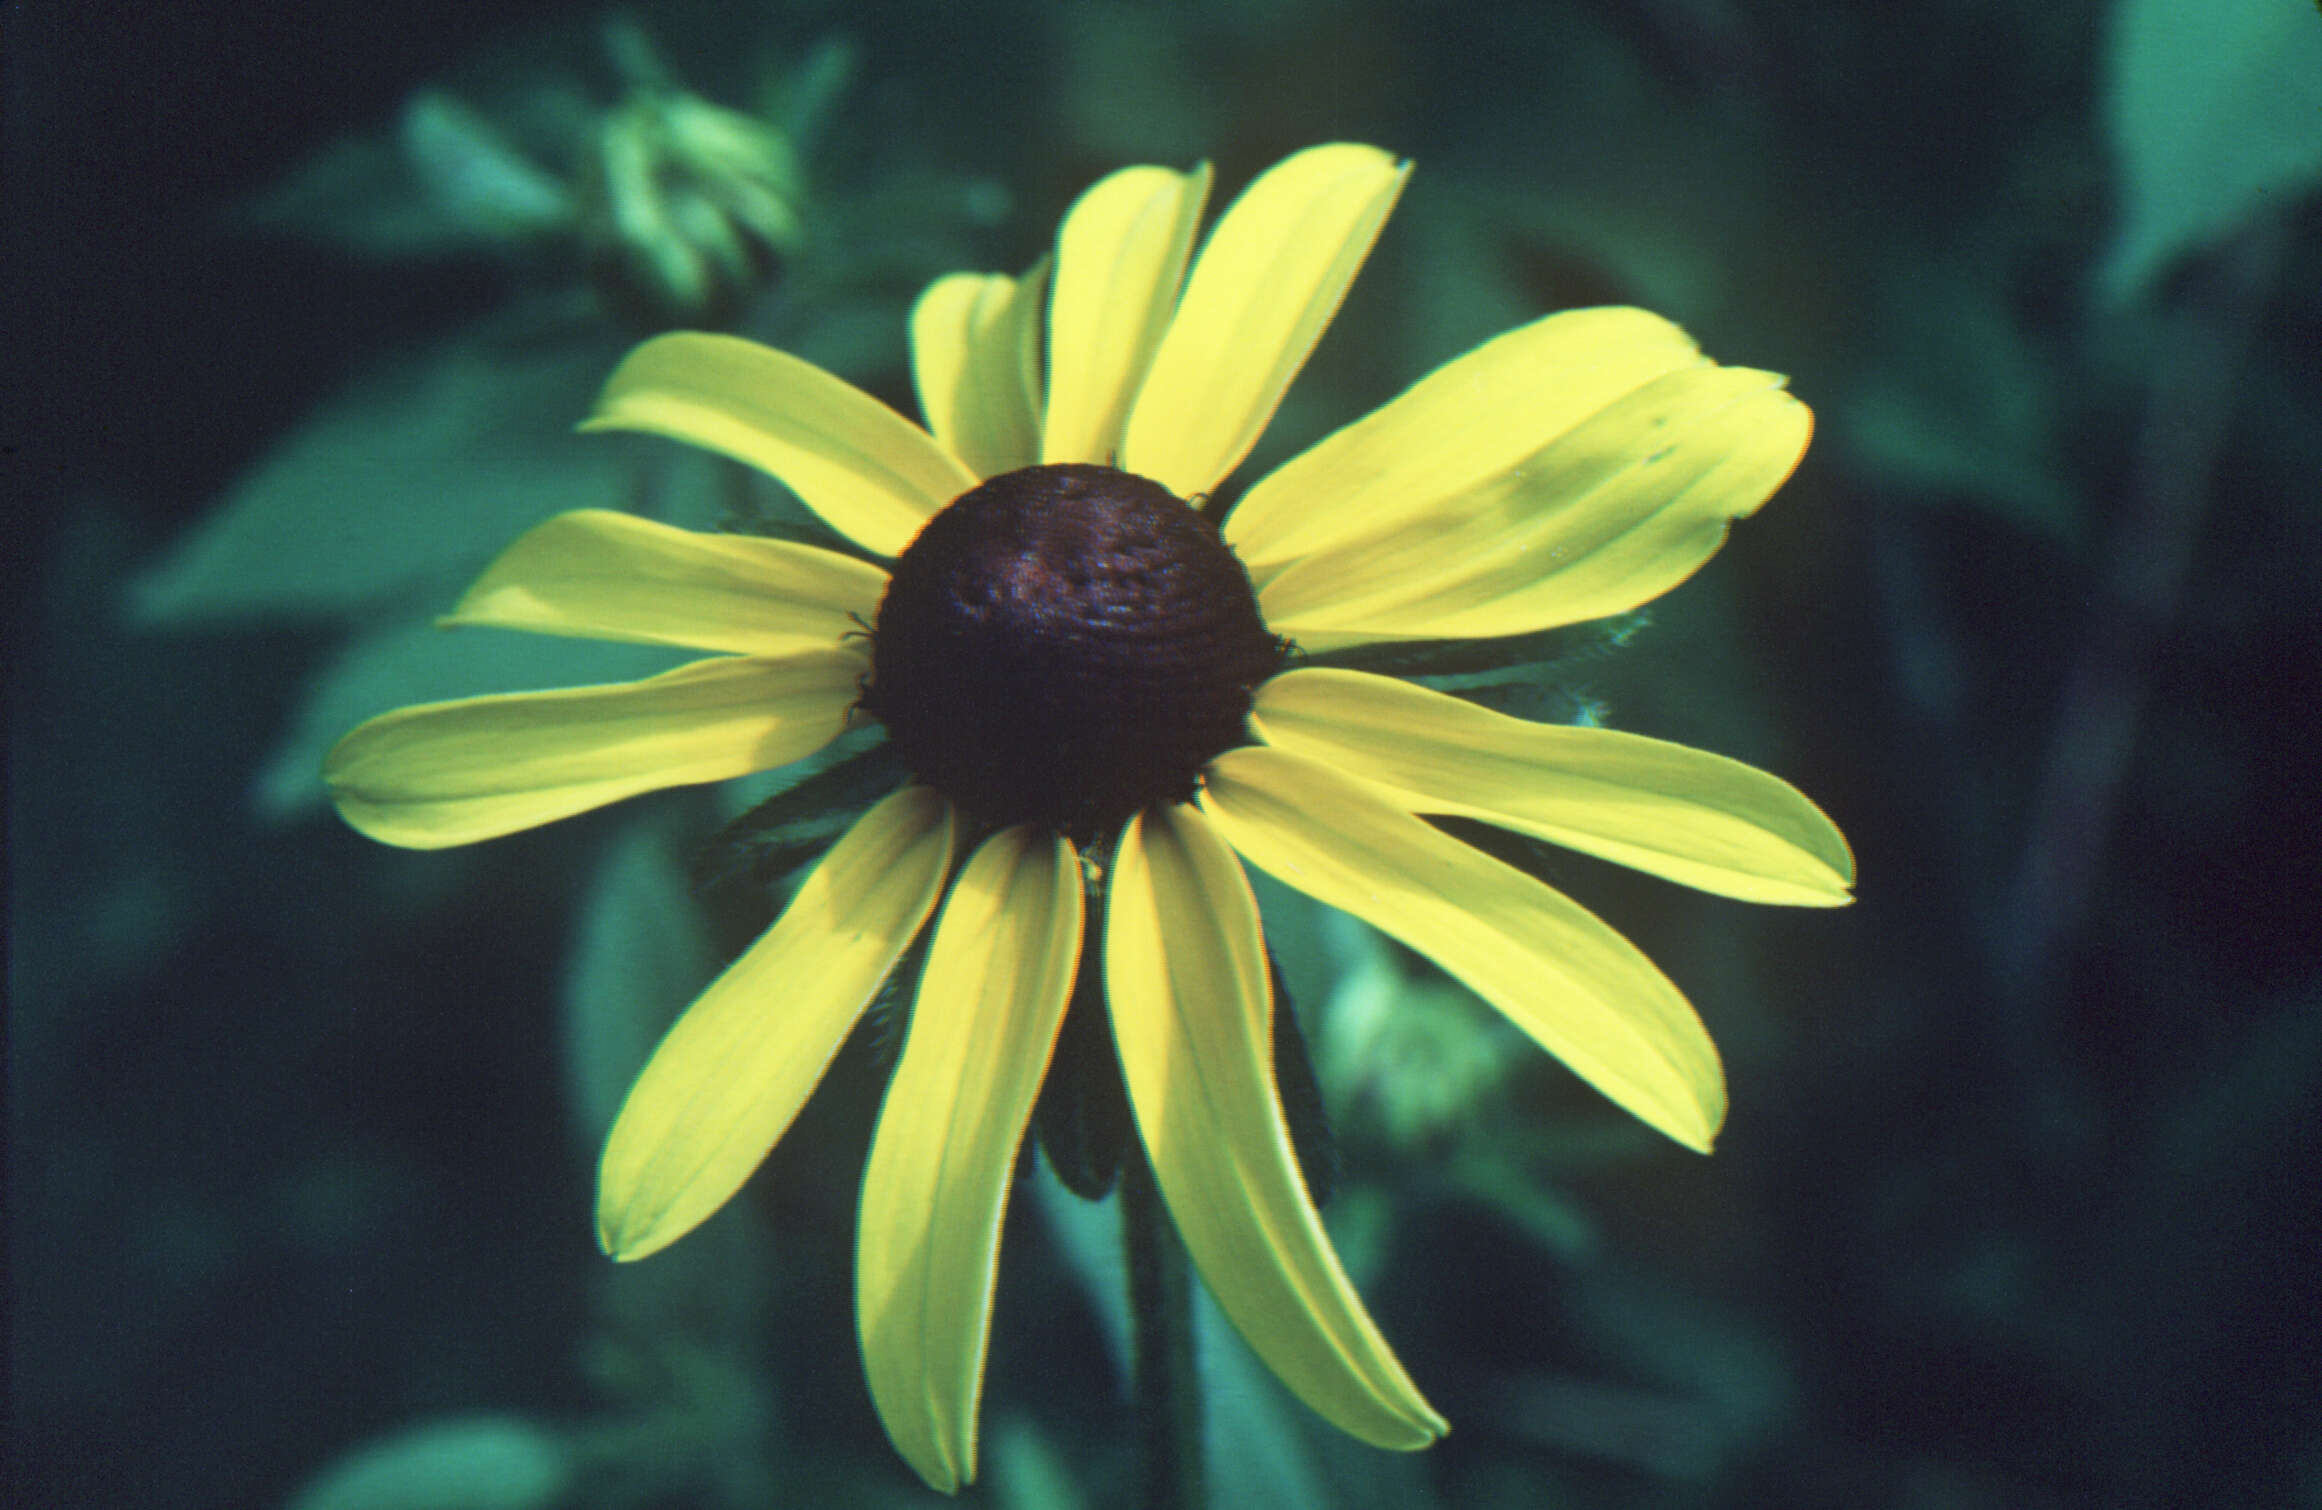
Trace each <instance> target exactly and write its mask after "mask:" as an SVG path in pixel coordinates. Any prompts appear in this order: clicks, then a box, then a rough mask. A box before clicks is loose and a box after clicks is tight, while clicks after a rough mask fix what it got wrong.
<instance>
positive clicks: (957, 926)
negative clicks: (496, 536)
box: [855, 828, 1082, 1494]
mask: <svg viewBox="0 0 2322 1510" xmlns="http://www.w3.org/2000/svg"><path fill="white" fill-rule="evenodd" d="M1081 912H1082V905H1081V892H1080V864H1079V860H1078V858H1077V857H1076V856H1075V855H1074V853H1073V849H1072V846H1071V844H1069V843H1068V842H1066V841H1065V840H1064V839H1062V838H1060V837H1057V836H1055V835H1053V834H1044V833H1041V832H1039V831H1038V830H1036V829H1032V828H1011V829H1007V830H1004V831H1003V832H1001V833H998V834H995V835H993V836H992V838H990V839H989V840H986V841H985V843H984V844H983V846H982V847H981V848H980V849H978V850H977V851H976V853H975V857H974V858H973V859H971V860H970V861H968V863H967V868H966V869H965V870H963V871H962V872H961V873H960V878H959V880H958V881H957V882H956V883H954V884H953V886H952V889H951V898H950V900H949V901H947V902H945V903H944V906H943V916H942V918H941V920H940V921H938V922H937V924H936V927H935V940H934V942H933V943H932V944H931V945H930V946H929V948H928V952H927V966H926V969H925V971H924V972H923V973H922V975H921V977H920V986H919V997H918V1002H917V1004H916V1005H915V1006H913V1008H912V1011H911V1030H910V1034H909V1036H908V1037H907V1038H906V1039H905V1040H904V1045H903V1059H902V1062H901V1063H900V1064H898V1065H897V1066H896V1067H895V1078H894V1079H893V1080H892V1081H891V1082H890V1083H889V1084H888V1086H887V1098H886V1101H885V1103H884V1104H883V1106H882V1108H881V1110H880V1112H879V1131H878V1135H877V1137H876V1138H874V1139H873V1141H872V1144H871V1160H870V1163H869V1165H868V1166H867V1167H866V1168H865V1170H864V1172H863V1205H862V1220H861V1223H860V1226H859V1228H858V1236H857V1251H856V1258H855V1301H856V1303H855V1317H856V1322H857V1324H858V1325H859V1326H860V1328H861V1330H862V1343H863V1367H864V1371H865V1373H866V1374H867V1375H868V1376H869V1379H870V1383H871V1399H872V1401H873V1403H875V1404H876V1405H877V1406H878V1408H879V1418H880V1419H881V1420H882V1421H884V1422H885V1423H886V1426H887V1435H888V1436H889V1437H891V1438H893V1439H894V1443H895V1447H896V1450H897V1451H899V1452H901V1453H902V1454H903V1456H904V1458H905V1460H906V1461H908V1462H909V1463H910V1464H911V1466H912V1467H913V1468H916V1469H917V1470H919V1476H920V1477H921V1478H923V1479H925V1480H927V1482H928V1483H929V1484H930V1485H932V1486H934V1487H935V1488H937V1489H940V1490H942V1491H943V1492H945V1493H946V1494H948V1493H950V1492H951V1491H953V1490H955V1489H957V1488H958V1487H959V1486H960V1485H961V1484H963V1483H966V1482H968V1481H969V1480H971V1479H973V1478H974V1477H975V1476H976V1403H977V1399H978V1397H979V1396H980V1395H981V1394H982V1391H983V1377H984V1344H985V1341H986V1339H987V1337H988V1335H989V1334H990V1331H991V1320H992V1283H993V1279H994V1277H995V1275H996V1273H997V1270H998V1262H999V1252H1000V1222H1001V1218H1002V1217H1003V1216H1004V1215H1005V1214H1006V1210H1007V1204H1008V1187H1009V1185H1010V1183H1011V1182H1012V1180H1013V1177H1014V1174H1015V1168H1016V1152H1017V1149H1018V1148H1019V1147H1020V1146H1021V1145H1022V1143H1023V1141H1024V1126H1025V1124H1026V1123H1027V1122H1028V1121H1030V1120H1031V1116H1032V1104H1033V1102H1034V1101H1035V1100H1036V1099H1037V1098H1038V1096H1039V1093H1040V1081H1041V1077H1042V1076H1043V1075H1045V1074H1046V1073H1047V1069H1048V1056H1049V1051H1050V1050H1051V1049H1053V1048H1054V1047H1055V1045H1056V1030H1057V1028H1058V1027H1059V1025H1061V1024H1062V1023H1063V1021H1064V1008H1065V1004H1066V1002H1068V1001H1069V1000H1070V999H1071V996H1072V982H1073V972H1074V970H1075V968H1076V967H1077V965H1078V963H1079V960H1080V936H1081Z"/></svg>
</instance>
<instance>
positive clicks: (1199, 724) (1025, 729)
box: [863, 465, 1283, 844]
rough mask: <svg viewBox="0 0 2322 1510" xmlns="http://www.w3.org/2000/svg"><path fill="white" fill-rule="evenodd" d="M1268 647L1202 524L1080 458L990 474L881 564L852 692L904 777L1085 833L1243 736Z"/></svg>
mask: <svg viewBox="0 0 2322 1510" xmlns="http://www.w3.org/2000/svg"><path fill="white" fill-rule="evenodd" d="M1282 656H1283V649H1282V645H1281V642H1280V641H1278V640H1276V639H1275V638H1274V636H1273V635H1271V634H1269V633H1267V631H1266V626H1265V622H1264V621H1263V620H1262V619H1261V618H1259V616H1258V601H1257V595H1256V594H1255V593H1254V592H1253V591H1252V590H1251V587H1250V578H1249V573H1247V572H1246V571H1244V570H1243V569H1242V564H1241V562H1240V561H1238V560H1236V559H1235V558H1234V554H1233V552H1232V551H1230V550H1228V549H1227V548H1226V545H1225V542H1224V541H1223V540H1221V539H1219V538H1218V532H1217V528H1216V526H1214V525H1213V524H1211V523H1210V522H1209V521H1208V520H1207V519H1204V518H1203V517H1202V516H1201V515H1200V514H1199V513H1198V512H1197V511H1195V510H1194V509H1193V508H1192V507H1190V506H1189V505H1187V504H1186V503H1185V502H1184V501H1183V500H1182V499H1180V498H1178V497H1177V496H1176V495H1174V494H1172V493H1171V492H1169V490H1168V489H1166V488H1164V487H1162V486H1161V485H1160V484H1159V483H1156V482H1153V481H1150V480H1148V479H1146V478H1143V477H1135V476H1131V475H1130V474H1129V473H1126V472H1119V471H1115V470H1114V469H1112V468H1111V467H1096V466H1071V465H1059V466H1040V467H1026V468H1024V469H1023V470H1022V471H1017V472H1007V473H1003V474H1002V475H1000V476H998V477H994V478H992V479H991V480H990V481H988V482H985V483H984V484H982V485H981V486H979V487H976V488H974V489H972V490H970V491H969V492H966V493H963V494H961V495H960V496H959V497H958V498H957V499H955V500H953V502H952V503H951V505H950V506H949V507H947V508H946V509H944V510H943V512H942V513H940V514H937V515H936V516H935V517H934V518H933V519H931V520H929V521H928V523H927V527H926V528H925V529H923V530H921V531H920V532H919V536H918V538H917V539H915V540H913V541H912V542H911V545H910V547H909V548H908V549H906V550H905V551H904V552H903V554H902V556H901V557H899V558H898V559H897V560H896V562H895V572H894V580H893V581H892V582H890V583H889V584H888V586H887V596H886V598H885V600H884V601H883V602H881V604H880V605H879V622H878V626H877V629H876V631H875V633H874V634H873V636H872V651H871V677H870V681H869V683H868V685H867V686H866V687H865V688H864V695H863V704H864V707H865V708H867V709H868V710H869V711H870V712H871V713H873V714H875V715H877V717H878V718H879V719H880V721H881V722H883V723H885V724H886V726H887V732H888V734H889V736H890V737H891V738H892V739H893V740H894V742H895V745H896V748H897V750H898V752H899V753H900V754H901V755H902V757H903V760H904V762H905V763H906V764H907V765H908V766H909V767H910V768H911V770H912V772H913V773H914V774H915V775H917V776H918V777H919V779H920V780H922V781H924V782H926V783H927V784H928V785H929V786H932V787H934V788H935V789H936V790H937V791H939V792H941V793H943V794H944V795H945V796H946V797H949V798H950V799H951V800H952V801H953V802H955V803H957V804H958V805H959V806H960V807H961V808H962V809H964V810H965V811H966V812H967V813H968V814H969V815H970V816H971V817H974V818H977V819H979V820H982V821H984V822H987V823H991V824H1011V823H1039V824H1043V825H1046V826H1048V827H1051V828H1055V829H1058V830H1060V831H1062V832H1064V833H1066V834H1068V835H1070V836H1072V837H1073V838H1074V839H1075V840H1076V841H1077V842H1080V843H1083V844H1086V843H1088V842H1090V841H1092V840H1094V839H1095V838H1097V837H1098V836H1100V835H1102V834H1104V833H1106V832H1108V831H1110V830H1111V829H1113V828H1116V827H1117V826H1119V825H1120V824H1121V823H1123V822H1125V821H1127V819H1128V818H1129V816H1130V815H1131V814H1133V813H1135V812H1136V811H1137V810H1138V809H1140V808H1143V807H1145V806H1147V805H1149V804H1152V803H1157V802H1182V801H1184V800H1185V799H1187V798H1189V797H1191V796H1192V795H1193V790H1194V785H1195V783H1196V781H1197V780H1198V779H1199V776H1200V772H1201V768H1202V766H1203V765H1204V764H1205V763H1206V762H1208V761H1209V759H1210V758H1211V757H1213V756H1215V755H1217V754H1218V753H1219V752H1221V751H1223V750H1227V749H1230V748H1232V747H1233V746H1235V745H1238V744H1243V743H1246V742H1248V738H1249V735H1248V732H1247V729H1246V720H1247V719H1248V717H1249V712H1250V700H1251V696H1252V694H1253V693H1254V691H1255V690H1256V688H1257V685H1258V683H1260V682H1262V681H1264V680H1265V679H1266V678H1267V677H1269V676H1271V675H1273V674H1274V672H1275V671H1276V670H1278V669H1280V667H1281V664H1282Z"/></svg>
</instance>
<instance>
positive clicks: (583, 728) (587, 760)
mask: <svg viewBox="0 0 2322 1510" xmlns="http://www.w3.org/2000/svg"><path fill="white" fill-rule="evenodd" d="M867 669H868V663H867V662H866V661H865V660H864V659H863V656H862V653H861V652H860V651H858V650H856V649H854V648H853V647H851V646H842V647H837V648H833V649H830V650H817V651H812V652H809V653H807V654H804V655H794V656H787V657H783V658H781V659H759V658H758V657H755V656H732V657H726V658H723V659H719V660H711V661H695V662H693V663H692V664H691V665H687V666H680V667H678V668H677V669H676V670H674V671H665V672H663V673H662V674H661V675H659V676H655V677H648V678H647V679H646V680H644V681H641V682H622V683H619V684H617V685H614V686H604V687H573V688H567V689H562V690H558V691H552V692H517V693H510V694H506V695H502V696H498V697H471V698H463V699H460V700H459V701H456V702H448V703H422V704H420V705H418V706H417V707H411V708H399V709H397V710H396V711H395V712H393V713H388V714H385V715H383V716H381V717H378V718H374V719H372V720H371V721H370V722H368V723H366V724H362V725H359V726H358V727H357V728H355V729H354V730H353V731H352V732H350V733H349V734H348V735H347V737H346V738H344V739H342V740H340V741H339V742H338V744H337V745H335V746H333V747H332V749H331V752H330V754H329V755H328V756H327V757H326V758H325V759H324V761H323V780H324V782H325V783H326V784H327V785H328V786H329V787H330V792H331V800H332V801H333V802H335V803H336V804H338V809H339V815H340V816H341V817H343V818H345V819H346V820H347V822H348V823H350V824H352V825H354V827H356V828H358V829H360V830H361V831H362V832H364V833H366V834H368V835H370V836H371V837H372V838H374V839H377V840H379V841H380V842H381V843H383V844H400V845H402V846H404V847H405V848H407V849H443V848H446V847H448V846H450V845H454V844H473V843H474V842H475V841H477V840H478V839H493V838H497V837H499V836H500V835H502V834H512V833H515V832H516V831H517V830H519V829H526V828H533V827H536V826H538V825H540V824H543V823H552V822H554V821H555V820H556V819H559V818H569V817H571V816H572V815H573V814H575V813H584V812H587V811H588V810H589V809H590V808H595V807H603V806H604V805H605V804H606V803H608V802H618V801H620V800H621V799H622V798H624V797H634V796H636V795H637V794H638V793H639V792H652V791H659V790H660V789H661V788H663V787H671V786H689V785H692V784H693V783H696V782H703V781H724V780H727V779H729V778H731V777H735V776H746V775H748V774H750V773H751V772H752V771H765V770H771V769H773V768H774V767H775V766H780V765H788V764H789V763H790V762H791V761H793V760H796V759H798V758H800V757H801V756H804V755H811V754H813V753H814V752H815V751H816V750H819V749H821V748H822V747H823V746H824V745H826V744H828V743H830V742H831V741H832V740H834V739H836V738H838V736H839V735H840V733H842V732H843V731H844V730H845V728H846V720H847V709H848V707H849V706H850V705H852V704H853V702H854V700H855V699H856V698H857V697H858V696H859V695H860V693H859V691H858V689H857V686H856V684H857V683H858V682H859V681H860V680H861V679H862V676H863V673H864V672H865V671H866V670H867Z"/></svg>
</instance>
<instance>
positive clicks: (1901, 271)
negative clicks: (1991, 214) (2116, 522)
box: [1822, 258, 2081, 539]
mask: <svg viewBox="0 0 2322 1510" xmlns="http://www.w3.org/2000/svg"><path fill="white" fill-rule="evenodd" d="M2002 288H2003V283H2002V280H2001V277H2000V274H1999V273H1998V271H1997V270H1979V269H1978V268H1976V267H1974V266H1959V265H1955V264H1953V263H1950V262H1946V261H1944V260H1941V259H1927V260H1920V259H1916V258H1914V259H1912V260H1910V261H1908V262H1906V263H1904V264H1902V265H1900V266H1897V267H1895V268H1893V269H1891V270H1890V271H1889V272H1888V274H1887V275H1886V276H1885V278H1884V279H1883V280H1882V282H1881V284H1880V287H1879V289H1878V292H1877V295H1876V302H1875V306H1874V315H1873V318H1874V319H1875V321H1876V322H1877V323H1876V327H1875V331H1874V333H1873V336H1872V339H1871V340H1870V342H1869V343H1868V344H1867V349H1869V350H1871V351H1873V352H1876V353H1877V354H1878V355H1877V358H1876V360H1875V361H1874V362H1873V363H1872V365H1871V366H1870V367H1869V369H1868V370H1866V371H1865V372H1864V373H1863V374H1862V375H1861V377H1860V378H1859V379H1858V380H1857V381H1856V382H1855V383H1854V384H1852V385H1851V386H1850V387H1848V388H1846V389H1843V390H1841V391H1839V392H1836V393H1833V394H1831V395H1829V397H1828V398H1827V399H1825V400H1822V401H1823V402H1825V403H1826V404H1827V405H1828V406H1829V408H1830V410H1831V412H1832V416H1833V418H1834V419H1836V420H1837V424H1836V425H1834V426H1833V427H1832V428H1833V430H1834V432H1835V438H1836V440H1837V442H1838V444H1839V445H1841V446H1842V447H1844V448H1845V449H1846V450H1847V451H1848V452H1849V453H1851V454H1852V456H1853V458H1854V460H1855V462H1856V463H1857V464H1858V465H1859V466H1860V467H1862V469H1863V470H1865V471H1866V472H1868V473H1870V474H1871V475H1873V476H1876V477H1878V478H1879V479H1880V480H1881V481H1883V482H1887V483H1891V484H1895V485H1899V486H1901V487H1903V488H1905V489H1908V490H1910V491H1912V492H1916V493H1919V494H1923V495H1932V496H1937V497H1942V498H1947V499H1953V498H1955V499H1960V500H1963V501H1966V502H1969V503H1973V504H1977V505H1979V506H1981V507H1984V508H1988V509H1990V510H1992V511H1993V512H1995V513H1997V514H2000V515H2001V516H2003V517H2005V518H2006V519H2008V520H2010V521H2011V522H2013V523H2015V524H2017V525H2019V526H2021V527H2023V528H2025V529H2028V530H2033V531H2036V532H2038V533H2041V534H2046V535H2053V536H2058V537H2061V538H2065V539H2071V538H2074V537H2076V536H2077V535H2078V534H2079V530H2080V523H2081V521H2080V518H2079V513H2078V508H2077V504H2076V501H2075V499H2074V498H2073V495H2072V493H2071V490H2070V489H2069V488H2068V487H2067V486H2066V485H2065V483H2064V481H2063V475H2064V474H2063V469H2062V468H2061V467H2060V466H2059V464H2058V462H2057V458H2056V454H2055V443H2056V436H2055V430H2056V397H2055V396H2056V394H2057V393H2058V392H2059V391H2060V388H2061V383H2060V380H2059V379H2058V377H2057V376H2056V374H2055V373H2054V372H2053V371H2052V370H2051V367H2052V363H2050V361H2049V360H2048V358H2047V356H2046V354H2045V353H2043V352H2042V351H2041V350H2040V349H2039V348H2038V347H2037V346H2035V345H2034V344H2033V342H2032V341H2031V339H2030V338H2029V337H2028V336H2027V335H2026V334H2025V332H2024V330H2023V329H2022V327H2021V326H2020V325H2019V324H2018V323H2017V322H2016V320H2015V319H2014V318H2013V317H2012V316H2011V314H2010V313H2009V311H2008V309H2007V308H2006V306H2005V305H2004V304H2003V303H2002V302H2001V298H2000V294H2001V290H2002Z"/></svg>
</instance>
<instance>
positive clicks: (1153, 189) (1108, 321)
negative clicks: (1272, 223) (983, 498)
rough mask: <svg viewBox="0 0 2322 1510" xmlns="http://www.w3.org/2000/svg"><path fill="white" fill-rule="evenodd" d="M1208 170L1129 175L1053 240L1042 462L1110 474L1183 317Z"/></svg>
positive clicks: (1082, 208) (1090, 200) (1079, 210)
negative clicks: (1139, 399)
mask: <svg viewBox="0 0 2322 1510" xmlns="http://www.w3.org/2000/svg"><path fill="white" fill-rule="evenodd" d="M1209 180H1210V171H1209V164H1207V163H1203V164H1202V165H1201V166H1200V167H1198V168H1195V169H1194V170H1193V171H1192V172H1190V173H1178V172H1174V171H1172V170H1171V169H1168V168H1149V167H1148V168H1124V169H1122V170H1121V171H1120V172H1118V173H1114V174H1111V175H1109V176H1108V177H1106V178H1104V179H1102V180H1100V181H1099V182H1098V183H1097V184H1096V185H1095V186H1094V187H1093V188H1091V189H1090V190H1089V191H1088V192H1087V193H1085V194H1083V195H1081V196H1080V198H1079V199H1078V200H1077V201H1075V202H1074V204H1073V206H1072V209H1071V211H1070V212H1069V213H1067V214H1066V215H1065V217H1064V224H1063V226H1062V227H1061V228H1060V229H1059V230H1058V231H1057V233H1056V297H1055V299H1054V300H1053V301H1052V303H1051V304H1050V306H1049V314H1048V372H1049V382H1048V414H1047V420H1046V428H1045V430H1044V431H1043V433H1042V437H1041V442H1040V459H1041V460H1042V461H1080V462H1095V463H1098V464H1100V465H1110V464H1111V463H1112V461H1113V459H1114V457H1115V456H1116V455H1118V454H1119V452H1120V449H1121V426H1122V425H1123V423H1124V422H1125V421H1126V420H1127V418H1128V414H1129V401H1130V399H1132V398H1133V397H1135V396H1136V392H1137V385H1138V384H1139V383H1141V382H1143V381H1144V378H1145V371H1146V368H1147V367H1149V366H1150V365H1151V363H1152V360H1153V349H1154V347H1156V346H1158V345H1159V344H1160V341H1161V332H1162V330H1163V329H1164V328H1165V327H1166V326H1167V325H1168V323H1169V316H1170V314H1171V312H1172V311H1174V310H1175V309H1176V308H1177V292H1178V289H1179V287H1180V285H1181V284H1182V283H1183V281H1184V278H1185V261H1186V258H1187V256H1188V255H1189V254H1190V252H1191V251H1192V248H1193V233H1194V231H1195V230H1196V229H1197V228H1198V227H1199V226H1200V224H1201V207H1202V206H1203V204H1205V203H1206V202H1207V201H1208V199H1209Z"/></svg>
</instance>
